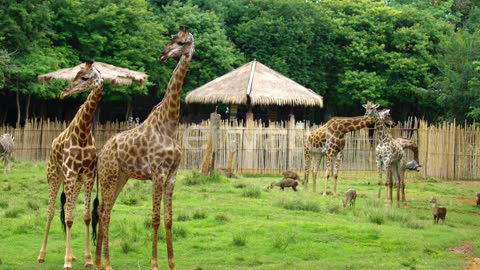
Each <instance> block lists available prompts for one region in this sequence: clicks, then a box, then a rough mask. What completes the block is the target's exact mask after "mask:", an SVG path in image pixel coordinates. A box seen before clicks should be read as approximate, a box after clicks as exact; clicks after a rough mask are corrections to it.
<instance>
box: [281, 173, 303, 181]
mask: <svg viewBox="0 0 480 270" xmlns="http://www.w3.org/2000/svg"><path fill="white" fill-rule="evenodd" d="M282 174H283V178H292V179H295V180H299V179H300V177H298V174H297V173H296V172H293V171H284V172H283V173H282Z"/></svg>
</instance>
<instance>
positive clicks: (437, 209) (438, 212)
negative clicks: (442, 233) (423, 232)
mask: <svg viewBox="0 0 480 270" xmlns="http://www.w3.org/2000/svg"><path fill="white" fill-rule="evenodd" d="M437 201H438V198H437V197H433V198H432V199H431V200H430V203H432V214H433V223H434V224H438V220H440V219H441V220H442V223H445V217H446V216H447V208H446V207H445V206H438V205H437Z"/></svg>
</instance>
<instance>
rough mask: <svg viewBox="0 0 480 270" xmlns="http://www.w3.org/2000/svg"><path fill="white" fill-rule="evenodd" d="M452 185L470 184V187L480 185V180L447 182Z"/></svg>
mask: <svg viewBox="0 0 480 270" xmlns="http://www.w3.org/2000/svg"><path fill="white" fill-rule="evenodd" d="M447 183H449V184H452V185H459V186H469V187H480V182H479V181H453V182H447Z"/></svg>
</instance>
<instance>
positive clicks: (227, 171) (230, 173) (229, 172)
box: [218, 168, 238, 178]
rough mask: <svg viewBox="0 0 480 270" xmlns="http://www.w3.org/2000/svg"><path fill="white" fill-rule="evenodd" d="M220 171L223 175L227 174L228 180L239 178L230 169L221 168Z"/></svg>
mask: <svg viewBox="0 0 480 270" xmlns="http://www.w3.org/2000/svg"><path fill="white" fill-rule="evenodd" d="M218 170H219V171H221V172H222V173H223V174H225V176H226V177H228V178H238V176H237V175H236V174H234V173H233V172H232V170H230V169H228V168H219V169H218Z"/></svg>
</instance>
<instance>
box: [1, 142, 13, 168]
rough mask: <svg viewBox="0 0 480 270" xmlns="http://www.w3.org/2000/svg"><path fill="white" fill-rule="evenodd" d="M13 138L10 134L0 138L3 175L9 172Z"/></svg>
mask: <svg viewBox="0 0 480 270" xmlns="http://www.w3.org/2000/svg"><path fill="white" fill-rule="evenodd" d="M14 147H15V138H14V137H13V135H12V134H9V133H5V134H2V135H1V136H0V158H3V173H9V172H10V161H12V153H13V148H14Z"/></svg>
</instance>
